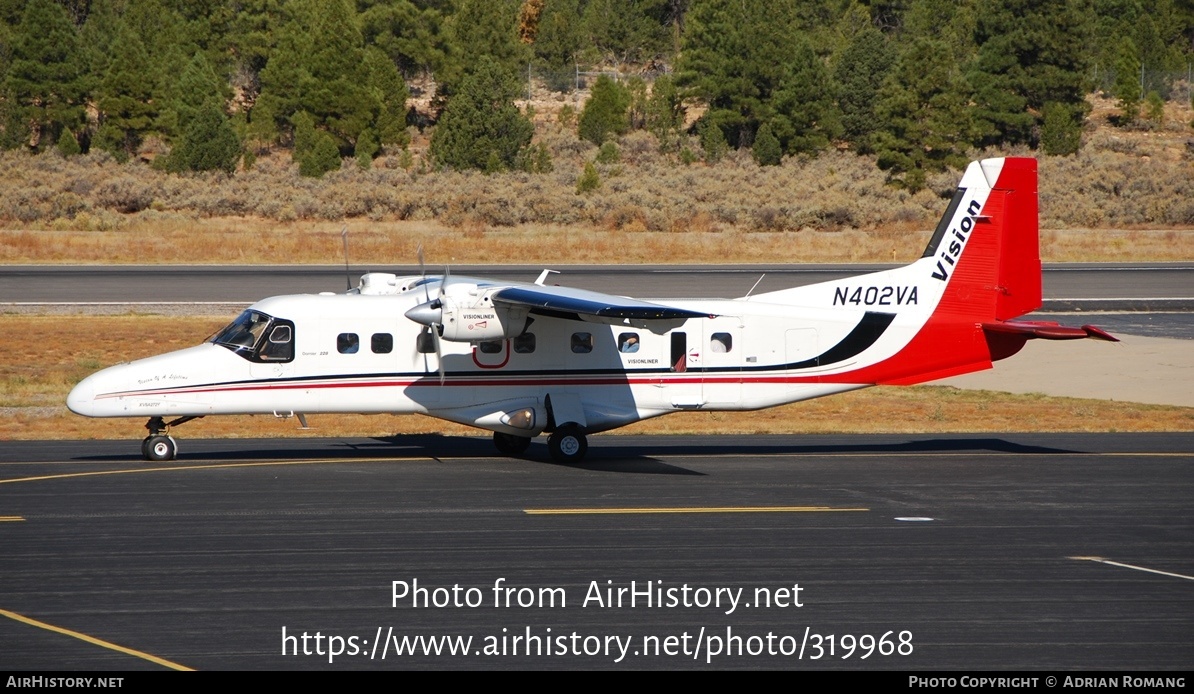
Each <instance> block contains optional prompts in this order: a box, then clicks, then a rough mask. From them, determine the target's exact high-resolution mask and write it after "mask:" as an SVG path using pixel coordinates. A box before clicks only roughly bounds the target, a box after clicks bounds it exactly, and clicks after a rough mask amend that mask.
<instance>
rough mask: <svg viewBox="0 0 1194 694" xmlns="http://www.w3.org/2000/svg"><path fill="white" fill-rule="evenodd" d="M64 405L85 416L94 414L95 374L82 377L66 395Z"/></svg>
mask: <svg viewBox="0 0 1194 694" xmlns="http://www.w3.org/2000/svg"><path fill="white" fill-rule="evenodd" d="M66 407H67V409H69V410H70V411H71V412H74V413H75V414H81V415H83V416H85V417H92V416H94V415H95V374H92V375H91V376H88V377H87V378H84V379H83V380H82V381H79V383H78V384H77V385H76V386H75V387H74V388H72V389H71V391H70V395H67V396H66Z"/></svg>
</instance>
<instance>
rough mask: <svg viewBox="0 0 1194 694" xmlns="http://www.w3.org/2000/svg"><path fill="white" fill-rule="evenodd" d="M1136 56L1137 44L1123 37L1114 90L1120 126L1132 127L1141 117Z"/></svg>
mask: <svg viewBox="0 0 1194 694" xmlns="http://www.w3.org/2000/svg"><path fill="white" fill-rule="evenodd" d="M1136 56H1137V52H1136V44H1135V43H1133V42H1132V39H1130V38H1128V37H1127V36H1125V37H1123V38H1122V39H1121V40H1120V42H1119V55H1118V56H1117V59H1116V62H1115V86H1114V88H1113V91H1114V94H1115V99H1116V101H1117V102H1119V109H1120V112H1121V115H1120V125H1131V124H1132V123H1134V122H1136V119H1137V118H1139V117H1140V59H1139V58H1138V57H1136Z"/></svg>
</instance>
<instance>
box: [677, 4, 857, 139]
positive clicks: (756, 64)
mask: <svg viewBox="0 0 1194 694" xmlns="http://www.w3.org/2000/svg"><path fill="white" fill-rule="evenodd" d="M803 11H809V8H803ZM685 21H686V23H687V26H688V29H687V34H686V36H685V48H684V51H683V53H682V54H681V56H680V61H679V64H678V66H677V78H676V80H677V83H678V84H679V85H681V86H682V87H683V89H684V92H685V94H686V95H687V96H690V97H695V98H698V99H700V100H702V101H704V102H705V103H707V104H708V105H709V110H708V111H707V112H706V114H705V116H704V119H705V122H706V123H707V124H708V125H709V126H716V127H718V128H720V129H721V130H722V133H723V135H725V138H726V140H727V141H728V142H729V144H731V145H733V146H736V147H744V146H748V145H749V144H750V143H751V141H752V138H753V137H754V135H755V132H756V131H757V130H758V129H759V127H760V125H761V124H762V123H771V125H772V128H774V132H775V135H776V136H777V137H778V138H779V140H780V142H781V143H782V144H783V146H784V149H785V151H788V152H814V151H816V150H818V149H820V148H822V147H824V146H826V145H827V144H828V142H829V140H830V139H832V138H834V137H837V136H838V135H839V134H840V116H839V115H838V111H837V107H836V105H835V104H834V103H833V97H834V93H833V86H832V79H831V77H830V75H829V74H828V72H827V70H826V69H825V66H824V64H823V63H822V62H821V59H820V58H819V57H818V56H817V55H816V52H815V51H814V50H813V49H812V46H811V44H810V43H809V41H808V38H807V37H806V36H805V35H804V34H803V33H802V32H801V30H800V28H799V23H800V21H801V18H800V16H798V8H797V7H795V6H794V5H793V4H792V3H788V2H784V1H783V0H757V1H755V2H749V3H742V2H738V0H707V1H706V2H703V3H700V4H697V5H694V6H693V7H692V9H691V10H690V11H689V12H688V14H687V16H686V20H685Z"/></svg>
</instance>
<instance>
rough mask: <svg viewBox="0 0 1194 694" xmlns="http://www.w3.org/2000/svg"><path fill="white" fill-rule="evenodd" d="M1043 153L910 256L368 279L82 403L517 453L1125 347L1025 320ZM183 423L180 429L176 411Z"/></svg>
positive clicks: (954, 212) (992, 171) (121, 381)
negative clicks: (393, 433) (361, 430)
mask: <svg viewBox="0 0 1194 694" xmlns="http://www.w3.org/2000/svg"><path fill="white" fill-rule="evenodd" d="M1038 243H1039V242H1038V229H1037V169H1036V161H1035V160H1033V159H1027V158H1006V159H988V160H984V161H981V162H973V163H971V164H970V166H969V167H968V168H967V170H966V172H965V174H964V175H963V177H962V181H961V183H960V185H959V187H958V189H957V192H956V193H955V194H954V196H953V199H952V200H951V202H950V203H949V207H948V209H947V210H946V212H945V215H944V216H943V217H942V219H941V221H940V223H939V224H938V225H937V228H936V231H935V233H934V234H933V236H932V239H931V240H930V241H929V244H928V247H927V248H926V249H925V252H924V255H923V256H922V257H921V258H920V259H919V260H917V261H915V262H913V263H912V264H910V265H906V266H903V267H900V268H896V269H891V270H885V271H881V272H875V273H870V274H864V275H861V276H858V277H853V278H848V279H841V280H834V281H830V282H824V283H820V284H813V285H808V286H801V287H796V288H792V289H784V290H780V291H773V292H767V293H762V294H756V295H753V296H751V295H749V294H748V296H745V297H742V298H738V299H691V300H679V299H676V300H652V301H643V300H638V299H631V298H626V297H621V296H612V295H608V294H603V293H599V292H593V291H586V290H580V289H572V288H566V287H558V286H547V285H546V283H545V279H546V277H547V275H548V271H544V273H543V274H542V275H540V277H539V279H538V280H537V281H536V282H534V283H529V282H528V283H513V282H494V281H489V280H484V279H475V278H467V277H456V276H451V275H450V273H446V274H444V275H443V276H432V277H428V276H410V277H397V276H395V275H393V274H387V273H369V274H365V275H363V276H362V277H361V280H360V284H359V286H358V287H357V288H356V289H353V290H350V291H348V292H347V293H345V294H334V295H333V294H321V295H294V296H277V297H273V298H269V299H265V300H263V301H260V302H258V303H256V304H253V305H252V306H250V307H249V308H248V309H247V310H245V311H244V312H243V313H242V314H240V316H239V317H237V318H236V320H234V321H233V322H232V323H231V324H229V325H228V326H227V327H226V328H224V329H222V330H220V331H219V332H218V333H216V334H215V336H214V337H212V338H210V339H209V340H208V341H207V342H206V343H204V344H200V345H198V346H195V347H191V348H188V349H183V350H180V351H176V352H171V353H169V354H163V355H160V356H156V357H150V358H147V359H141V360H138V361H134V362H131V363H126V364H120V365H118V366H113V367H110V368H107V369H104V370H102V371H100V372H98V373H96V374H93V375H91V376H89V377H87V378H85V379H84V380H83V381H81V382H80V383H79V384H78V385H77V386H76V387H75V388H74V390H72V391H71V393H70V396H69V398H68V400H67V405H68V406H69V407H70V409H71V410H72V411H73V412H76V413H78V414H81V415H86V416H89V417H146V418H148V420H149V421H148V424H146V428H147V429H148V430H149V436H148V437H146V439H145V440H144V442H143V444H142V453H143V455H144V457H145V458H146V459H147V460H151V461H163V460H171V459H173V458H174V457H175V455H176V453H177V450H178V446H177V443H176V442H175V440H174V438H172V437H171V436H170V435H169V431H170V428H171V427H175V426H178V425H180V424H182V423H184V422H187V421H189V420H192V419H195V418H198V417H205V416H208V415H218V414H274V415H279V416H288V415H292V414H296V415H298V416H299V418H300V421H302V422H303V423H304V424H305V423H306V420H305V419H304V417H305V415H307V414H312V413H333V412H354V413H418V414H425V415H430V416H433V417H439V418H442V419H445V420H450V421H453V422H460V423H462V424H467V425H472V426H476V427H479V428H482V429H486V430H489V431H492V432H493V437H494V443H495V444H496V445H497V448H498V450H499V451H501V452H502V453H504V454H507V455H516V454H519V453H522V452H523V451H525V450H526V449H527V446H528V445H529V444H530V441H531V439H532V438H533V437H535V436H537V435H539V434H541V433H549V434H550V436H549V438H548V448H549V451H550V453H551V456H552V458H554V459H555V460H557V461H559V462H563V463H574V462H578V461H580V460H581V459H582V458H583V457H584V456H585V453H586V450H587V441H586V436H587V435H588V434H591V433H594V432H600V431H606V430H609V429H614V428H616V427H620V426H623V425H626V424H630V423H632V422H637V421H639V420H642V419H646V418H648V417H657V416H659V415H665V414H668V413H671V412H678V411H692V410H700V411H709V410H757V409H761V408H765V407H772V406H775V405H781V404H784V403H791V402H796V401H799V400H807V399H810V398H816V397H822V396H825V395H833V394H835V393H842V392H846V391H850V390H855V389H858V388H864V387H867V386H873V385H907V384H916V383H923V382H926V381H932V380H936V379H940V378H945V377H948V376H954V375H958V374H963V373H968V372H972V371H978V370H981V369H987V368H990V367H991V365H992V362H993V361H996V360H999V359H1003V358H1005V357H1008V356H1011V355H1013V354H1015V353H1016V352H1017V351H1019V350H1020V348H1021V347H1023V346H1024V344H1025V342H1026V341H1027V340H1030V339H1036V338H1043V339H1053V340H1068V339H1076V338H1087V337H1091V338H1098V339H1103V340H1111V341H1114V340H1115V338H1114V337H1112V336H1110V335H1108V334H1107V333H1105V332H1103V331H1102V330H1100V329H1098V328H1096V327H1093V326H1083V327H1080V328H1077V327H1067V326H1062V325H1059V324H1057V323H1054V322H1043V321H1029V320H1014V319H1016V318H1018V317H1020V316H1023V315H1024V314H1027V313H1029V312H1031V311H1033V310H1035V309H1037V308H1039V307H1040V305H1041V264H1040V258H1039V250H1038V248H1039V246H1038ZM168 419H169V420H170V421H169V422H167V420H168Z"/></svg>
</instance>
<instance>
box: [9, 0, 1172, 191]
mask: <svg viewBox="0 0 1194 694" xmlns="http://www.w3.org/2000/svg"><path fill="white" fill-rule="evenodd" d="M1192 47H1194V5H1191V3H1189V2H1183V1H1182V0H1032V1H1029V0H984V1H983V2H978V1H977V0H799V1H797V0H751V1H750V2H741V0H355V2H350V1H349V0H238V1H236V2H233V1H231V0H187V1H185V2H184V1H183V0H0V146H2V147H3V148H5V149H10V150H19V149H23V150H28V151H31V152H44V151H48V150H50V149H56V150H57V151H59V152H61V153H62V154H63V155H65V156H77V155H79V154H86V153H88V152H89V151H91V150H103V151H106V152H109V153H110V154H111V155H112V156H114V157H115V158H116V159H117V160H120V161H124V160H127V159H130V158H144V159H147V160H149V159H152V160H153V163H154V166H155V167H160V168H162V169H164V170H166V171H188V170H224V171H227V172H234V171H236V170H237V169H238V168H240V169H244V168H251V167H252V165H253V163H254V160H255V159H256V157H258V156H261V155H263V154H265V153H268V152H271V151H277V150H289V151H290V152H291V153H292V155H293V157H294V159H295V160H296V161H297V162H298V163H299V166H300V168H301V170H302V171H303V172H304V174H305V175H312V176H318V175H322V173H324V172H326V171H328V170H331V169H335V168H338V167H339V166H340V165H341V161H342V159H343V158H347V157H355V159H356V161H357V162H359V164H360V165H361V166H363V167H368V166H369V165H370V162H371V161H372V159H373V158H374V157H376V156H378V155H380V154H382V153H383V152H386V151H387V150H388V151H389V152H391V153H394V152H400V151H402V150H403V149H404V148H405V147H406V146H407V145H408V143H409V141H410V137H411V132H413V131H414V129H415V128H418V129H420V130H424V131H425V133H424V134H425V135H426V136H427V137H429V138H430V141H431V143H432V147H431V149H430V156H431V157H432V159H431V162H430V163H431V164H432V165H433V166H439V167H449V168H478V169H483V170H486V171H499V170H504V169H512V168H518V169H522V170H525V171H528V172H546V171H550V170H551V162H550V161H549V157H548V155H547V150H545V149H543V148H542V147H539V149H536V147H537V145H536V144H534V140H535V136H534V133H533V127H532V124H531V121H530V119H529V118H528V115H530V114H527V113H526V112H525V111H520V110H519V109H518V108H516V107H515V106H514V104H515V101H516V100H520V97H521V95H522V94H525V92H526V91H527V88H528V87H527V82H528V76H530V78H531V80H530V81H538V82H540V83H541V84H545V85H547V86H548V87H549V88H551V89H555V90H560V91H565V90H571V89H575V88H576V87H577V85H578V82H579V81H582V75H581V73H584V72H594V71H601V72H607V73H614V74H616V75H617V76H618V80H617V81H612V80H611V81H610V82H611V84H605V83H601V82H598V83H597V84H600V85H601V87H600V89H601V90H604V91H603V92H602V91H600V90H597V91H595V92H594V94H595V95H597V94H598V93H600V94H601V97H602V98H600V99H598V98H594V99H593V100H592V101H591V102H589V104H588V105H586V106H585V107H584V109H583V110H582V112H580V113H577V114H575V115H576V116H578V117H577V118H575V119H574V122H575V123H579V124H580V125H581V127H582V128H590V129H591V128H592V127H597V126H593V124H595V123H597V124H600V126H599V127H600V128H607V127H611V126H609V125H608V124H610V123H613V124H614V125H613V126H612V127H613V130H609V131H606V130H601V131H600V132H602V133H605V132H615V133H617V132H625V130H627V129H631V130H645V131H647V132H649V133H651V134H652V136H654V137H655V138H656V140H657V144H658V146H659V147H660V149H661V151H663V152H668V153H670V154H671V156H674V157H675V158H676V160H677V161H693V160H695V159H697V158H701V157H703V158H705V159H706V160H708V161H710V162H716V161H717V160H718V158H719V157H720V156H722V155H723V154H724V152H725V151H726V150H727V149H729V148H736V149H742V150H749V151H750V152H752V153H753V154H754V157H755V159H756V161H758V162H759V163H760V164H764V165H766V164H775V163H779V162H780V161H781V160H782V158H783V157H785V156H803V157H816V156H817V155H818V153H819V152H822V151H824V150H826V149H829V148H837V149H849V150H853V151H855V152H858V153H861V154H865V155H869V156H873V157H874V161H875V162H876V163H877V165H878V166H879V167H881V168H882V169H884V170H886V171H887V172H888V180H889V182H892V183H894V184H896V185H900V186H903V187H906V188H909V189H912V190H916V189H919V188H920V187H923V186H924V185H925V181H926V179H927V177H928V176H929V175H930V174H932V173H934V172H938V171H941V170H944V169H945V167H948V166H957V165H958V164H959V163H961V162H963V161H965V159H966V158H967V156H968V155H969V154H970V153H971V152H972V151H973V150H976V149H979V148H984V147H1001V148H1008V147H1027V148H1031V149H1034V150H1040V151H1042V152H1043V153H1045V154H1056V155H1064V154H1070V153H1073V152H1075V151H1076V150H1077V149H1078V148H1079V147H1081V144H1082V138H1081V129H1082V126H1083V123H1084V120H1085V119H1086V118H1087V116H1088V112H1089V108H1090V107H1089V106H1088V101H1087V99H1086V97H1087V95H1088V94H1089V93H1090V92H1092V91H1095V90H1102V91H1104V92H1105V93H1107V94H1109V95H1112V96H1114V98H1115V99H1116V100H1117V104H1118V108H1119V109H1120V113H1119V119H1118V122H1119V125H1120V126H1121V127H1125V128H1141V127H1148V124H1149V122H1150V119H1152V120H1155V119H1157V118H1158V116H1157V113H1158V112H1159V111H1158V109H1163V107H1164V103H1165V102H1166V101H1167V100H1182V101H1185V102H1188V101H1189V99H1190V93H1191V87H1190V84H1189V81H1190V70H1191V67H1190V65H1191V61H1192V56H1194V49H1192ZM660 75H663V78H662V79H657V78H658V77H659V76H660ZM643 77H645V79H643ZM416 80H417V81H418V83H419V84H420V85H430V86H429V87H428V88H429V89H432V90H434V94H433V95H432V96H433V98H432V99H430V100H425V101H422V102H420V103H421V104H424V106H423V107H422V108H421V109H416V108H415V107H414V106H413V103H414V102H413V100H412V99H411V94H410V89H409V85H410V84H411V83H412V81H416ZM520 85H521V86H520ZM686 112H688V113H690V114H692V115H696V114H700V116H699V118H691V117H690V118H687V119H686V118H685V113H686ZM582 136H583V137H586V138H587V139H593V136H590V135H588V134H584V133H583V132H582ZM597 137H598V138H599V139H598V140H595V141H600V140H604V139H605V137H606V135H604V134H602V135H599V136H597ZM611 146H612V145H611ZM150 150H152V151H150ZM602 153H603V154H602V156H606V157H609V156H616V151H613V152H609V151H607V149H602Z"/></svg>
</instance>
